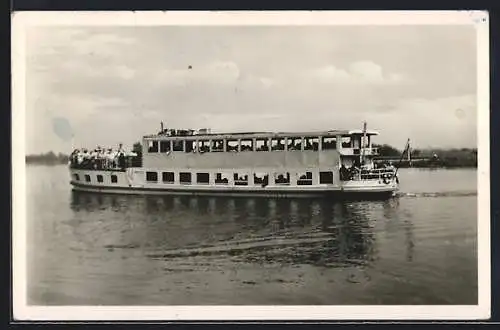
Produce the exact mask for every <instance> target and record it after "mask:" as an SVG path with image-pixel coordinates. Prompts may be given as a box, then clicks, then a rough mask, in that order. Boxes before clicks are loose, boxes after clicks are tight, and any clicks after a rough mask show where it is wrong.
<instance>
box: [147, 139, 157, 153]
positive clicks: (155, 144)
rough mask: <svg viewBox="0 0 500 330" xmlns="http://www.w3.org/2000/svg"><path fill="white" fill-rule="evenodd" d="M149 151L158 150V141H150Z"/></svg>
mask: <svg viewBox="0 0 500 330" xmlns="http://www.w3.org/2000/svg"><path fill="white" fill-rule="evenodd" d="M148 152H158V141H148Z"/></svg>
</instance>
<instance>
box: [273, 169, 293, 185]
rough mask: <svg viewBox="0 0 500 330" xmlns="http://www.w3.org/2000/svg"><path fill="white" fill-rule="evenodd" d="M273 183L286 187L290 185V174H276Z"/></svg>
mask: <svg viewBox="0 0 500 330" xmlns="http://www.w3.org/2000/svg"><path fill="white" fill-rule="evenodd" d="M274 183H276V184H283V185H287V184H290V173H288V172H287V173H276V174H275V176H274Z"/></svg>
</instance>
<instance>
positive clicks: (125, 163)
mask: <svg viewBox="0 0 500 330" xmlns="http://www.w3.org/2000/svg"><path fill="white" fill-rule="evenodd" d="M132 157H137V154H136V153H134V152H125V151H124V150H123V148H122V145H121V144H120V146H119V148H118V149H117V150H113V148H107V149H106V148H104V149H103V148H101V147H97V148H95V149H94V150H88V149H85V148H83V149H75V150H74V151H73V152H72V153H71V155H70V165H71V167H72V168H78V169H91V170H117V169H125V168H127V167H129V166H130V162H131V158H132Z"/></svg>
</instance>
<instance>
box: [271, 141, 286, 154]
mask: <svg viewBox="0 0 500 330" xmlns="http://www.w3.org/2000/svg"><path fill="white" fill-rule="evenodd" d="M271 150H273V151H274V150H285V138H274V139H271Z"/></svg>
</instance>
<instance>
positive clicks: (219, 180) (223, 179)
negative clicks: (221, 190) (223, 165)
mask: <svg viewBox="0 0 500 330" xmlns="http://www.w3.org/2000/svg"><path fill="white" fill-rule="evenodd" d="M228 182H229V180H228V178H227V177H226V176H224V175H222V173H217V174H216V175H215V183H216V184H228Z"/></svg>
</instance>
